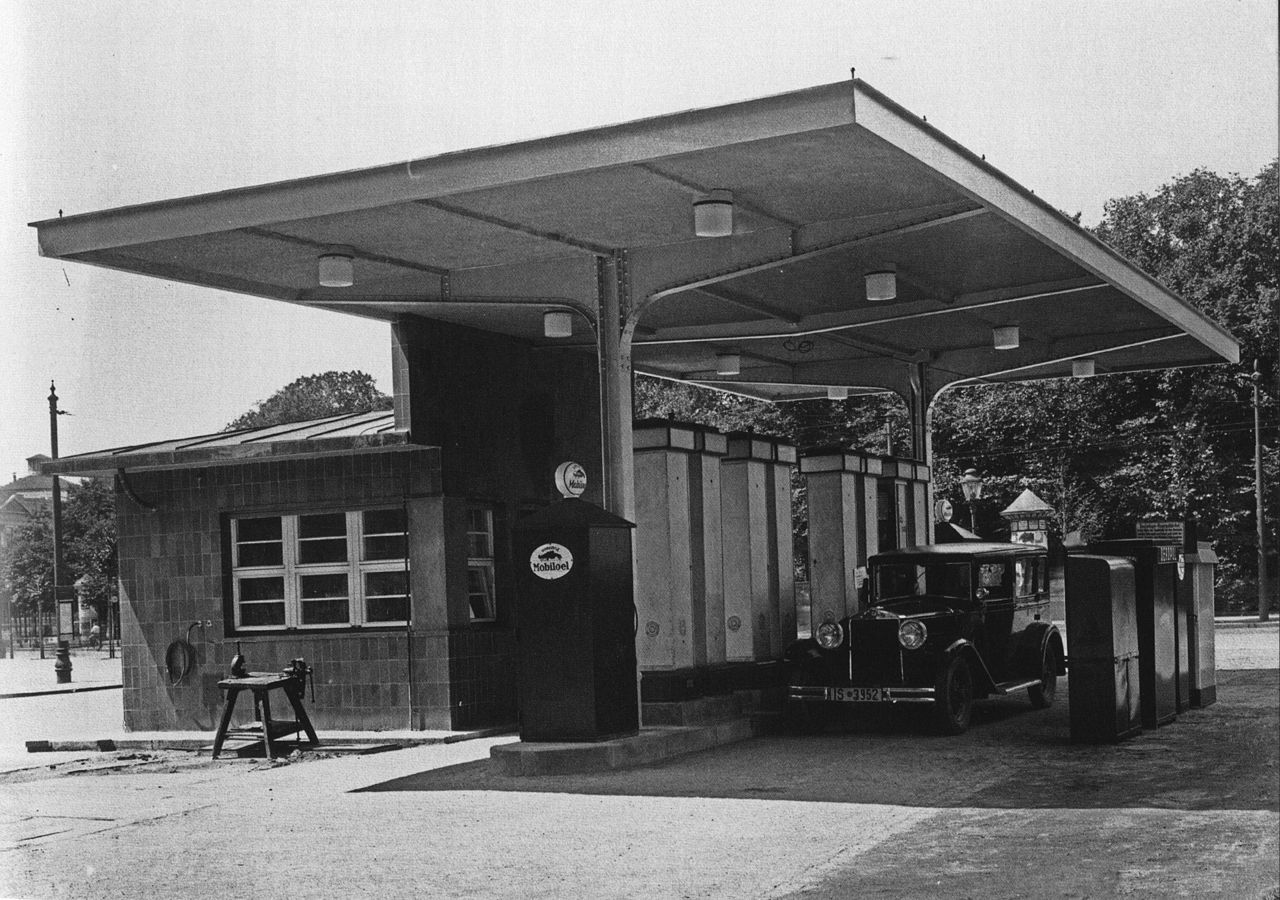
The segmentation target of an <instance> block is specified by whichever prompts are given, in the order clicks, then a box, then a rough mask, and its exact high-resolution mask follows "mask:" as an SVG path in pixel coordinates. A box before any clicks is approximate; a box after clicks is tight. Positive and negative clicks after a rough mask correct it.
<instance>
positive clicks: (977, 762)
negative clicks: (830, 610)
mask: <svg viewBox="0 0 1280 900" xmlns="http://www.w3.org/2000/svg"><path fill="white" fill-rule="evenodd" d="M1278 656H1280V631H1277V629H1276V628H1274V627H1269V628H1260V629H1259V628H1222V629H1220V630H1219V632H1218V640H1217V658H1218V665H1219V691H1218V696H1219V701H1218V702H1217V703H1216V704H1214V705H1213V706H1210V707H1208V708H1206V709H1203V710H1191V711H1187V712H1185V713H1183V714H1181V715H1180V716H1179V717H1178V719H1177V721H1176V722H1174V723H1173V724H1171V725H1168V726H1165V727H1163V728H1160V729H1158V730H1156V731H1148V732H1143V733H1142V734H1141V735H1139V736H1138V737H1136V738H1134V739H1132V740H1130V741H1126V742H1125V743H1122V744H1119V745H1115V746H1103V747H1092V746H1081V745H1072V744H1071V743H1070V741H1069V736H1068V730H1067V708H1068V707H1067V703H1066V702H1064V701H1065V700H1067V699H1068V698H1069V692H1070V680H1069V679H1067V680H1066V685H1065V690H1064V691H1060V699H1059V702H1058V703H1057V704H1056V705H1055V706H1054V707H1053V708H1051V709H1049V710H1046V711H1036V710H1033V709H1032V708H1031V706H1030V704H1029V703H1028V702H1027V701H1026V699H1025V697H1009V698H1001V699H999V700H996V701H991V702H987V703H984V704H980V706H979V708H978V710H976V711H975V718H974V725H973V727H972V728H971V729H970V731H969V732H968V733H967V734H965V735H962V736H960V737H958V738H940V737H935V736H933V735H931V734H929V733H927V731H926V730H925V729H924V727H923V725H922V723H921V722H920V721H919V720H918V719H917V718H915V717H912V716H909V715H908V716H870V717H860V716H859V717H852V718H849V719H846V720H842V721H836V722H834V723H833V724H832V726H831V727H830V728H828V729H827V730H826V731H825V732H824V733H822V734H819V735H808V736H803V737H799V736H790V735H771V736H766V737H760V738H755V739H752V740H749V741H744V742H742V743H739V744H734V745H730V746H726V747H721V748H718V749H715V750H711V751H707V752H704V753H698V754H693V755H689V756H685V757H680V758H677V759H673V760H669V761H667V762H665V763H661V764H657V765H652V766H646V767H642V768H639V769H635V770H630V771H625V772H618V773H611V774H595V775H578V776H558V777H546V778H538V779H513V778H502V777H499V776H496V775H495V774H494V773H493V771H492V770H491V769H490V767H489V766H488V763H487V757H488V753H489V748H490V747H491V746H493V745H494V744H496V743H500V742H503V741H510V740H514V736H506V737H499V738H486V739H478V740H471V741H466V742H462V743H456V744H448V745H437V746H426V747H415V748H410V749H405V750H399V751H395V752H390V753H382V754H377V755H373V756H346V757H342V756H338V757H329V756H327V755H326V754H324V753H322V752H318V753H310V754H304V755H303V756H302V757H300V758H298V759H296V760H293V761H288V762H280V763H276V764H270V763H267V762H265V761H261V760H258V761H248V760H238V761H237V760H227V761H221V760H220V761H217V762H213V761H209V760H207V759H205V758H197V757H195V756H194V755H193V754H190V753H176V752H155V753H147V752H138V751H131V752H117V753H103V754H92V755H88V756H86V757H84V758H82V759H79V760H76V761H73V762H67V763H59V764H57V765H54V766H53V767H52V768H49V767H48V766H47V762H48V761H47V760H44V759H43V755H41V756H42V763H44V765H42V766H41V768H38V769H32V768H29V767H28V768H25V769H22V770H17V771H10V772H8V773H6V774H4V775H0V824H2V826H3V828H2V831H3V837H2V838H0V848H3V853H0V896H7V897H39V898H43V897H136V896H147V897H182V898H204V897H219V898H221V897H226V896H240V895H244V894H251V895H254V896H258V895H262V896H272V895H279V896H290V897H332V896H338V895H360V896H365V895H371V894H378V895H382V896H387V897H401V896H414V897H422V896H428V897H521V898H525V897H637V898H639V897H643V898H653V897H734V898H741V897H805V898H812V897H823V898H826V897H831V898H835V897H855V896H857V897H863V896H868V897H921V896H936V897H983V898H1000V897H1116V896H1147V897H1162V898H1163V897H1176V896H1186V897H1205V896H1221V897H1231V898H1241V897H1243V898H1249V897H1268V898H1274V897H1276V896H1280V895H1278V894H1277V890H1278V888H1280V862H1278V860H1280V799H1278V798H1280V768H1278V763H1280V760H1278V758H1277V757H1278V755H1280V750H1278V749H1277V738H1280V666H1278V665H1277V661H1278V660H1277V657H1278ZM0 664H2V663H0ZM2 672H3V669H0V673H2ZM2 684H3V681H0V685H2ZM113 698H114V702H115V704H116V705H117V708H118V703H119V692H118V691H110V690H106V691H97V692H90V693H83V694H71V695H65V694H64V695H54V696H49V697H45V698H35V699H36V702H37V708H36V709H35V710H33V711H32V712H31V714H32V715H35V716H36V717H37V718H36V720H37V721H42V722H45V723H48V722H50V721H53V720H59V719H67V720H79V723H80V724H81V725H86V723H89V722H91V721H93V720H92V716H94V715H95V713H94V712H92V711H91V709H90V708H89V707H93V706H94V705H97V707H99V708H100V709H101V710H107V713H106V714H107V716H108V717H110V716H111V715H112V712H111V710H110V706H111V702H112V700H113ZM32 699H33V698H22V699H10V700H0V716H3V718H4V719H5V721H6V722H8V723H13V722H14V721H15V718H16V717H15V716H14V712H15V711H16V710H17V708H18V707H15V706H14V704H24V703H28V702H30V701H31V700H32ZM86 704H87V706H86ZM33 736H34V735H33ZM7 739H8V733H7V732H6V740H7ZM33 756H34V754H33ZM29 764H30V760H28V765H29Z"/></svg>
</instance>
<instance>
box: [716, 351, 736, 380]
mask: <svg viewBox="0 0 1280 900" xmlns="http://www.w3.org/2000/svg"><path fill="white" fill-rule="evenodd" d="M741 371H742V355H741V354H740V353H738V351H737V350H722V351H720V352H719V353H717V354H716V374H717V375H737V374H738V373H739V372H741Z"/></svg>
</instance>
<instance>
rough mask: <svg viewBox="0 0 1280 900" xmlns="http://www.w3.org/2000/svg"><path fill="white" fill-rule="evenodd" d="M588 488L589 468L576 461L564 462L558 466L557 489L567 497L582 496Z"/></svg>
mask: <svg viewBox="0 0 1280 900" xmlns="http://www.w3.org/2000/svg"><path fill="white" fill-rule="evenodd" d="M586 489H587V470H586V469H584V468H582V466H580V465H578V464H577V463H576V462H562V463H560V465H558V466H557V467H556V490H558V491H559V492H560V493H561V495H563V496H565V497H581V496H582V493H583V491H585V490H586Z"/></svg>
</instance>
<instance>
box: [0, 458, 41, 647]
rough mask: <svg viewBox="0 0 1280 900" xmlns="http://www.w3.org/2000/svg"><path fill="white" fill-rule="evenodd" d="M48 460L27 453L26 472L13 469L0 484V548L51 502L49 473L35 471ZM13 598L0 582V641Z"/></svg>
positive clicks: (9, 618) (5, 635) (6, 633)
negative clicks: (0, 484)
mask: <svg viewBox="0 0 1280 900" xmlns="http://www.w3.org/2000/svg"><path fill="white" fill-rule="evenodd" d="M45 462H49V457H48V456H46V455H45V454H43V453H37V454H36V455H35V456H28V457H27V469H28V472H27V474H26V475H23V476H22V477H21V478H19V477H18V476H17V474H16V473H15V474H14V476H13V480H12V481H10V482H9V483H8V484H6V485H4V486H2V487H0V551H3V550H4V549H5V548H6V547H8V546H9V542H10V541H11V540H12V539H13V535H14V533H15V532H16V531H17V530H18V529H19V528H21V527H22V526H23V525H25V524H26V523H27V522H30V521H31V520H32V519H34V518H35V517H36V516H37V515H39V514H40V511H41V510H42V509H48V508H49V507H50V506H52V504H53V476H52V475H41V474H39V468H40V464H41V463H45ZM12 601H13V598H12V597H11V596H9V591H8V589H7V588H5V586H4V584H3V583H0V643H6V644H7V643H8V640H9V630H10V628H11V627H12V622H13V605H12Z"/></svg>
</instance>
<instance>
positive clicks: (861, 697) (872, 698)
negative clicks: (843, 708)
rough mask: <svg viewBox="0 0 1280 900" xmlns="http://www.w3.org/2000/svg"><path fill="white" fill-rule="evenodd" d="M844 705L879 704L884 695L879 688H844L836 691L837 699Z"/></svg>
mask: <svg viewBox="0 0 1280 900" xmlns="http://www.w3.org/2000/svg"><path fill="white" fill-rule="evenodd" d="M832 699H835V700H839V701H841V702H842V703H879V702H880V701H882V700H884V699H885V698H884V693H883V692H882V691H881V690H880V688H878V687H844V688H836V689H835V697H834V698H832Z"/></svg>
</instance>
